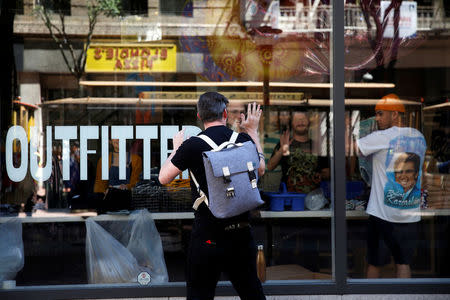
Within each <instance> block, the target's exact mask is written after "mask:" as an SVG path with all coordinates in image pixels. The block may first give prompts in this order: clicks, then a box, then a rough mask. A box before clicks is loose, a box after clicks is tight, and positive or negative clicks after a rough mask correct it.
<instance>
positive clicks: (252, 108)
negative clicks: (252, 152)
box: [240, 102, 266, 177]
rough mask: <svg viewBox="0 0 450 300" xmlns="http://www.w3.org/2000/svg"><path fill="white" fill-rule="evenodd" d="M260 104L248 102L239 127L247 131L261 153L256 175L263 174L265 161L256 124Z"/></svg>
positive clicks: (259, 115)
mask: <svg viewBox="0 0 450 300" xmlns="http://www.w3.org/2000/svg"><path fill="white" fill-rule="evenodd" d="M261 113H262V110H261V105H256V103H255V102H253V103H249V104H248V108H247V117H246V116H245V115H244V114H241V125H240V128H241V129H242V130H243V131H244V132H245V133H247V134H248V135H249V136H250V137H251V138H252V140H253V142H254V143H255V146H256V149H257V150H258V153H261V156H260V157H259V168H258V176H260V177H261V176H262V175H264V172H265V169H266V161H265V159H264V154H263V153H264V152H263V150H262V147H261V142H260V141H259V135H258V126H259V119H260V118H261Z"/></svg>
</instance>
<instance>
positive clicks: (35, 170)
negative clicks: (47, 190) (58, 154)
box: [30, 126, 76, 181]
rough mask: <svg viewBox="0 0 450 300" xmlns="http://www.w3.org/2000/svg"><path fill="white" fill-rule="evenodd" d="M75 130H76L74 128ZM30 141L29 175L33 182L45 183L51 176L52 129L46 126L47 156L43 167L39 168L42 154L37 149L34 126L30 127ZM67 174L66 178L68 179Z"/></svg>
mask: <svg viewBox="0 0 450 300" xmlns="http://www.w3.org/2000/svg"><path fill="white" fill-rule="evenodd" d="M75 129H76V128H75ZM30 132H31V140H30V173H31V176H32V177H33V178H34V180H37V181H46V180H47V179H49V178H50V176H51V175H52V127H51V126H47V146H46V149H47V153H46V154H47V155H46V157H45V167H44V168H43V167H41V166H39V162H41V161H42V157H41V155H42V153H39V150H38V149H37V147H38V145H39V134H38V130H37V128H36V127H35V126H33V127H31V130H30ZM69 177H70V176H69V174H68V176H67V178H69Z"/></svg>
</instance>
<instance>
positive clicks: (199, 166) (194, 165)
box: [172, 125, 253, 225]
mask: <svg viewBox="0 0 450 300" xmlns="http://www.w3.org/2000/svg"><path fill="white" fill-rule="evenodd" d="M201 134H204V135H206V136H208V137H209V138H211V139H212V140H213V141H214V142H215V143H216V144H217V145H220V144H222V143H224V142H227V141H229V140H230V138H231V135H232V134H233V131H232V130H231V129H229V128H227V127H225V126H221V125H219V126H212V127H209V128H207V129H206V130H205V131H202V132H200V133H199V134H198V135H201ZM247 141H252V142H253V140H252V139H251V137H250V136H249V135H248V134H246V133H240V134H239V135H238V138H237V140H236V142H237V143H244V142H247ZM209 150H211V147H210V146H209V145H208V144H207V143H206V142H205V141H203V140H202V139H200V138H196V137H191V138H189V139H187V140H186V141H184V142H183V144H181V146H180V147H179V148H178V150H177V152H176V153H175V155H174V157H172V163H173V164H174V166H175V167H177V168H178V169H180V170H182V171H184V170H186V169H189V170H190V171H191V172H192V173H194V176H195V179H196V180H197V182H198V184H199V185H200V189H201V190H202V191H203V192H204V193H205V194H206V196H207V197H208V185H207V182H206V175H205V167H204V165H203V157H202V153H203V152H204V151H209ZM191 191H192V201H195V199H197V198H198V197H200V195H199V194H198V192H197V188H196V186H195V184H194V181H193V180H191ZM195 217H196V218H202V219H203V218H204V219H207V220H210V221H212V220H214V224H215V225H224V224H228V223H233V222H237V221H242V220H244V219H245V220H246V219H248V213H244V214H242V215H239V216H236V217H233V218H229V219H217V218H215V217H214V216H213V215H212V213H211V212H210V210H209V209H208V208H207V207H206V205H205V204H204V203H202V204H201V205H200V206H199V208H198V210H197V211H195Z"/></svg>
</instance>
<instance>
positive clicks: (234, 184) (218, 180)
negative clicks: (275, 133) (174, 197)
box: [191, 132, 264, 219]
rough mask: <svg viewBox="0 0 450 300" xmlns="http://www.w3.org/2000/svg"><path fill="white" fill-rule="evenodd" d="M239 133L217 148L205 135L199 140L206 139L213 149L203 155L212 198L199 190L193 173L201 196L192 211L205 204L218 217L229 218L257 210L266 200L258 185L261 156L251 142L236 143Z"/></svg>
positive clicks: (192, 176)
mask: <svg viewBox="0 0 450 300" xmlns="http://www.w3.org/2000/svg"><path fill="white" fill-rule="evenodd" d="M237 136H238V133H237V132H233V134H232V136H231V138H230V140H229V141H228V142H224V143H222V144H221V145H220V146H217V145H216V143H214V142H213V141H212V140H211V139H210V138H209V137H207V136H206V135H199V136H197V137H199V138H201V139H203V140H204V141H205V142H206V143H208V145H210V146H211V148H212V150H210V151H205V152H203V164H204V166H205V175H206V181H207V184H208V192H209V199H208V198H207V197H206V195H205V193H204V192H203V191H202V190H200V186H199V184H198V182H197V180H196V179H195V177H194V174H192V172H191V178H192V180H193V181H194V184H195V186H196V187H197V191H198V192H199V194H200V197H199V198H197V199H196V200H195V202H194V205H193V208H194V209H195V210H197V208H198V206H199V205H200V204H201V203H202V202H205V204H206V205H207V206H208V208H209V210H210V211H211V213H212V214H213V215H214V216H215V217H216V218H220V219H223V218H230V217H234V216H237V215H239V214H241V213H243V212H246V211H249V210H251V209H254V208H256V207H258V206H260V205H261V204H263V203H264V201H262V200H261V196H260V194H259V190H258V187H257V182H258V167H259V156H258V152H257V150H256V147H255V145H254V144H253V143H252V142H251V141H247V142H245V143H236V139H237Z"/></svg>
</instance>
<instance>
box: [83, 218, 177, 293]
mask: <svg viewBox="0 0 450 300" xmlns="http://www.w3.org/2000/svg"><path fill="white" fill-rule="evenodd" d="M100 224H101V225H99V224H98V223H96V222H95V221H94V219H93V218H89V219H87V220H86V266H87V275H88V281H89V283H133V282H137V278H138V275H139V273H141V272H148V273H149V274H150V278H151V280H150V284H154V283H163V282H167V281H168V274H167V268H166V263H165V261H164V252H163V248H162V243H161V237H160V235H159V233H158V230H157V229H156V226H155V222H154V221H153V219H152V217H151V214H150V213H149V212H148V211H147V210H137V211H134V212H133V213H131V214H130V216H129V218H128V219H127V220H123V221H119V220H116V221H101V222H100Z"/></svg>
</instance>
